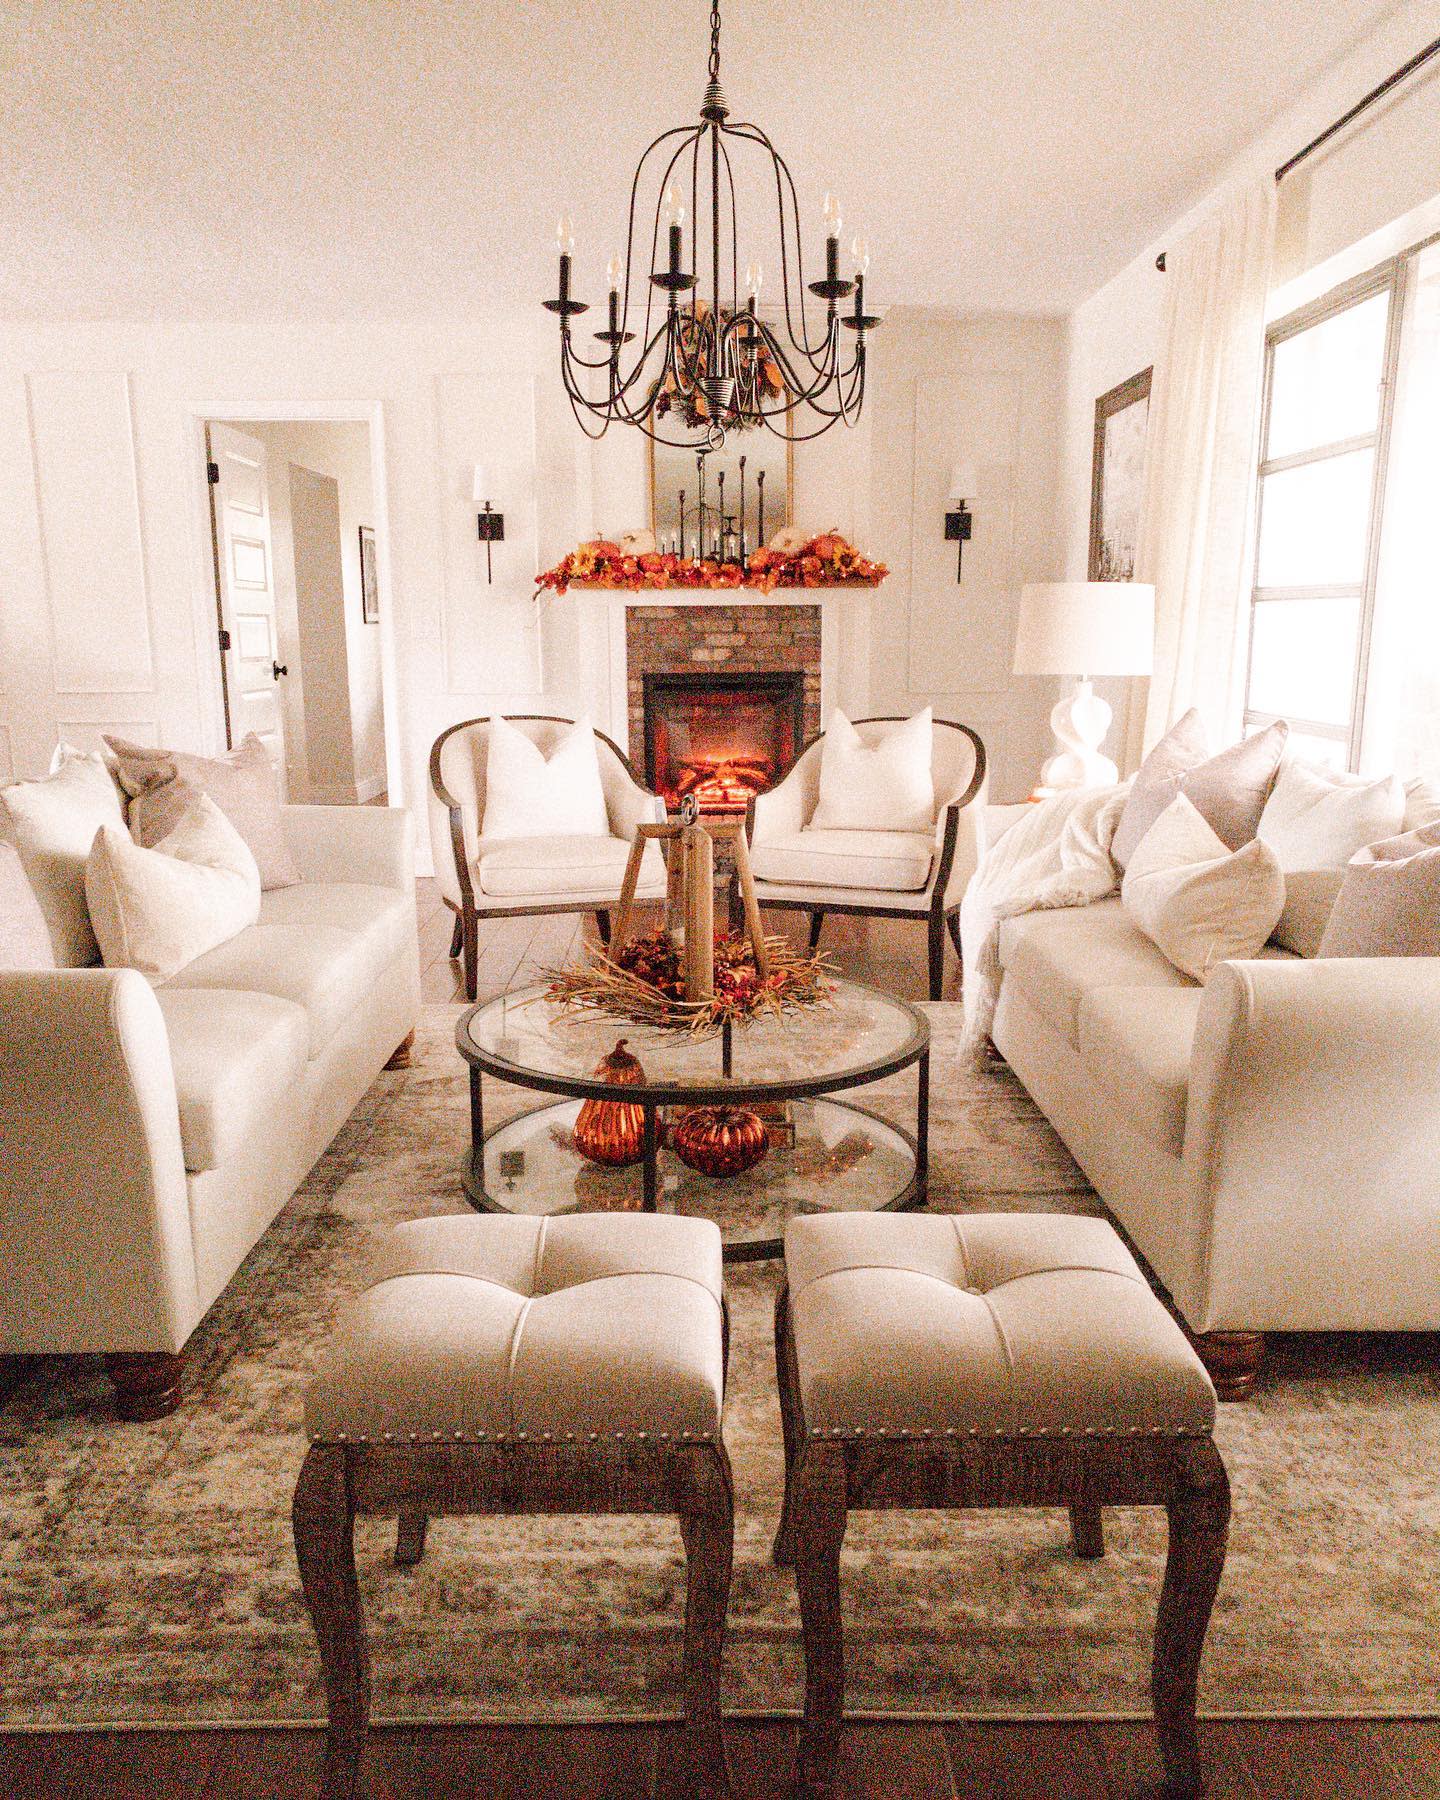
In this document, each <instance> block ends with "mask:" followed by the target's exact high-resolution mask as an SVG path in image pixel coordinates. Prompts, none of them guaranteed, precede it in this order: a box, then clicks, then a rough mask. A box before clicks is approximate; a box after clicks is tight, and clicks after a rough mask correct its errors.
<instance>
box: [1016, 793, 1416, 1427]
mask: <svg viewBox="0 0 1440 1800" xmlns="http://www.w3.org/2000/svg"><path fill="white" fill-rule="evenodd" d="M992 810H993V811H994V812H996V813H1003V811H1004V809H998V808H997V809H992ZM999 954H1000V963H1001V968H1002V974H1001V983H1000V993H999V1004H998V1008H997V1011H996V1015H995V1023H994V1029H993V1037H994V1041H995V1045H996V1047H997V1049H998V1050H999V1051H1000V1053H1001V1054H1002V1055H1003V1056H1004V1057H1005V1059H1006V1061H1007V1062H1008V1063H1009V1064H1010V1066H1011V1068H1012V1069H1013V1070H1014V1072H1015V1073H1016V1075H1018V1076H1019V1078H1020V1080H1021V1081H1022V1082H1023V1083H1024V1084H1025V1086H1026V1088H1027V1089H1028V1090H1029V1092H1030V1094H1031V1095H1032V1096H1033V1098H1034V1099H1035V1100H1036V1102H1037V1103H1038V1104H1039V1106H1040V1107H1041V1108H1042V1110H1043V1111H1044V1112H1045V1113H1046V1115H1047V1116H1048V1118H1049V1119H1050V1121H1051V1122H1052V1124H1053V1125H1054V1126H1055V1129H1056V1130H1057V1131H1058V1132H1059V1134H1060V1136H1061V1138H1063V1139H1064V1141H1065V1144H1066V1146H1067V1147H1068V1148H1069V1150H1070V1152H1071V1154H1072V1155H1073V1156H1074V1157H1075V1160H1076V1161H1077V1162H1078V1163H1079V1164H1080V1166H1081V1168H1082V1169H1083V1170H1084V1171H1085V1173H1086V1175H1087V1176H1088V1177H1089V1179H1090V1181H1091V1182H1092V1183H1093V1184H1094V1186H1095V1188H1096V1189H1097V1191H1098V1192H1099V1193H1100V1195H1101V1197H1102V1198H1103V1199H1104V1201H1105V1203H1106V1205H1107V1206H1108V1207H1109V1208H1110V1210H1111V1212H1112V1213H1113V1214H1114V1215H1115V1217H1116V1219H1117V1220H1118V1221H1119V1222H1120V1224H1121V1225H1122V1226H1123V1227H1124V1229H1125V1231H1126V1232H1127V1233H1128V1234H1129V1236H1130V1238H1131V1239H1132V1240H1133V1242H1134V1243H1135V1245H1136V1246H1137V1247H1138V1249H1139V1250H1140V1251H1141V1253H1142V1254H1143V1255H1144V1257H1145V1258H1146V1260H1147V1261H1148V1262H1149V1264H1150V1266H1151V1268H1152V1269H1153V1270H1154V1272H1155V1274H1156V1275H1157V1276H1158V1277H1159V1279H1160V1280H1161V1281H1162V1282H1163V1283H1164V1285H1165V1287H1166V1288H1167V1289H1168V1290H1169V1293H1170V1295H1171V1298H1172V1299H1173V1300H1174V1302H1175V1304H1176V1306H1177V1307H1178V1309H1179V1311H1180V1313H1181V1315H1182V1316H1183V1318H1184V1320H1185V1322H1186V1323H1187V1324H1188V1325H1189V1327H1190V1329H1191V1331H1192V1332H1193V1333H1194V1334H1195V1335H1196V1338H1197V1344H1198V1347H1199V1349H1200V1351H1201V1354H1202V1356H1204V1357H1205V1359H1206V1362H1207V1365H1208V1366H1209V1367H1210V1369H1211V1373H1212V1375H1214V1376H1215V1378H1216V1382H1217V1386H1218V1387H1219V1388H1220V1390H1221V1392H1222V1395H1223V1396H1225V1397H1229V1398H1238V1397H1240V1396H1242V1395H1243V1394H1245V1393H1248V1392H1249V1391H1250V1389H1251V1388H1252V1387H1253V1385H1254V1381H1255V1378H1256V1375H1257V1373H1258V1371H1259V1368H1260V1365H1261V1361H1262V1359H1263V1355H1264V1333H1265V1332H1267V1331H1302V1330H1384V1329H1389V1330H1435V1329H1437V1328H1440V960H1437V959H1430V958H1374V959H1371V958H1355V959H1329V960H1320V959H1314V960H1307V959H1304V958H1301V957H1297V956H1293V955H1291V954H1290V953H1289V952H1287V951H1284V950H1280V949H1278V948H1275V947H1273V946H1267V948H1266V949H1265V950H1264V951H1263V952H1262V953H1261V955H1260V957H1259V958H1257V959H1256V960H1254V961H1250V962H1231V963H1223V964H1221V965H1220V967H1219V969H1218V970H1217V971H1216V972H1215V974H1214V975H1212V977H1211V979H1210V981H1209V983H1208V984H1207V985H1206V986H1205V987H1203V988H1201V987H1199V986H1197V985H1196V984H1195V983H1194V982H1192V981H1191V980H1189V979H1188V977H1186V976H1184V975H1181V974H1180V973H1179V972H1178V971H1177V970H1175V969H1174V968H1173V967H1172V966H1171V965H1170V964H1169V963H1168V962H1167V961H1166V960H1165V958H1164V957H1163V956H1162V955H1161V954H1160V952H1159V951H1158V950H1157V949H1156V948H1155V946H1154V945H1153V944H1152V943H1151V942H1150V940H1149V939H1148V938H1146V937H1144V936H1143V935H1142V934H1141V933H1140V932H1139V931H1138V930H1137V929H1136V927H1135V926H1134V925H1132V924H1131V922H1130V920H1129V917H1128V916H1127V914H1126V913H1125V910H1124V908H1123V906H1122V905H1121V903H1120V900H1119V899H1118V898H1111V899H1108V900H1103V901H1099V902H1097V903H1096V904H1095V905H1093V906H1088V907H1078V908H1074V909H1062V910H1057V911H1052V912H1037V913H1029V914H1025V915H1023V916H1021V917H1019V918H1015V919H1011V920H1007V921H1006V922H1005V923H1004V924H1003V925H1002V927H1001V931H1000V940H999Z"/></svg>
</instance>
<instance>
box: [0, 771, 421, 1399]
mask: <svg viewBox="0 0 1440 1800" xmlns="http://www.w3.org/2000/svg"><path fill="white" fill-rule="evenodd" d="M285 819H286V831H287V836H288V838H289V841H290V845H291V849H292V850H293V852H294V856H295V860H296V862H297V864H298V866H299V869H300V874H301V881H300V883H299V885H298V886H294V887H287V888H279V889H276V890H274V891H272V892H269V893H266V894H265V895H263V896H262V899H261V911H260V920H259V923H258V924H256V925H253V926H251V927H250V928H249V929H247V930H245V931H243V932H241V933H240V935H239V936H238V937H235V938H232V939H231V940H230V942H228V943H226V944H222V945H221V946H220V947H219V948H218V949H216V950H212V951H210V952H209V953H208V954H206V955H205V956H202V957H200V958H198V959H197V960H196V961H195V962H193V963H191V964H190V965H189V966H188V967H187V968H185V969H182V970H181V972H180V973H179V974H178V975H176V976H174V977H172V978H171V980H170V981H168V982H166V983H165V984H164V985H163V986H161V987H158V988H152V987H151V985H150V983H149V982H148V981H147V980H146V979H145V977H144V976H142V975H140V974H137V973H136V972H135V971H134V970H133V969H103V968H83V969H77V968H61V969H46V970H42V971H20V972H9V973H4V972H0V1219H3V1237H0V1242H3V1255H0V1351H10V1352H38V1351H48V1352H75V1351H101V1352H105V1353H106V1354H107V1355H108V1356H109V1358H110V1367H111V1373H112V1376H113V1377H114V1379H115V1382H116V1387H117V1389H118V1391H119V1394H120V1402H121V1410H122V1413H123V1414H124V1416H126V1417H132V1418H137V1417H155V1416H158V1414H160V1413H162V1412H165V1411H169V1410H170V1409H171V1408H172V1407H173V1406H174V1405H175V1403H176V1402H177V1400H178V1398H179V1381H180V1362H179V1352H180V1351H181V1350H182V1348H183V1347H184V1344H185V1342H186V1340H187V1339H188V1338H189V1336H190V1334H191V1333H192V1332H193V1331H194V1329H195V1327H196V1326H197V1325H198V1324H199V1322H200V1320H201V1319H202V1318H203V1317H204V1316H205V1313H206V1312H207V1310H208V1309H209V1307H210V1306H211V1304H212V1303H213V1302H214V1300H215V1298H216V1296H217V1295H218V1294H219V1293H220V1292H221V1291H222V1289H223V1288H224V1287H225V1285H226V1283H227V1282H228V1281H229V1280H230V1278H231V1276H232V1275H233V1274H234V1273H235V1271H236V1269H237V1268H238V1267H239V1265H240V1263H241V1261H242V1260H243V1258H244V1257H245V1255H246V1253H247V1252H248V1251H249V1250H250V1249H251V1247H252V1246H253V1245H254V1244H255V1243H256V1241H257V1240H258V1239H259V1238H260V1236H261V1234H262V1233H263V1232H264V1231H265V1229H266V1227H267V1226H268V1225H269V1224H270V1222H271V1220H272V1219H274V1217H275V1215H276V1214H277V1213H278V1212H279V1211H280V1209H281V1207H282V1206H283V1205H284V1204H285V1202H286V1200H288V1199H289V1197H290V1196H291V1194H293V1193H294V1191H295V1189H296V1188H297V1187H298V1186H299V1184H300V1183H301V1181H302V1180H303V1179H304V1177H305V1175H306V1173H307V1172H308V1170H309V1169H310V1167H311V1165H312V1164H313V1163H314V1162H315V1159H316V1158H317V1157H318V1156H319V1155H320V1153H321V1151H322V1150H324V1149H325V1147H326V1146H327V1145H328V1144H329V1142H330V1140H331V1138H332V1137H334V1135H335V1133H336V1132H337V1131H338V1130H339V1128H340V1126H341V1125H342V1124H343V1123H344V1121H345V1120H346V1118H348V1116H349V1115H350V1113H351V1112H352V1110H353V1109H354V1107H355V1105H356V1102H357V1101H358V1100H359V1099H360V1098H361V1096H362V1095H363V1094H364V1093H365V1091H366V1089H367V1088H369V1086H370V1085H371V1083H372V1082H373V1081H374V1080H375V1077H376V1075H377V1074H378V1073H379V1072H380V1070H381V1069H382V1068H383V1067H384V1066H385V1064H386V1061H387V1060H388V1059H390V1058H391V1057H392V1055H394V1054H395V1053H396V1052H397V1050H400V1051H402V1052H403V1050H404V1049H405V1047H406V1046H407V1045H408V1042H409V1039H410V1037H411V1035H412V1034H413V1030H414V1026H415V1021H416V1019H417V1018H418V1016H419V1011H420V978H419V955H418V950H417V943H416V927H415V884H414V873H413V860H412V852H411V833H410V821H409V815H408V814H406V813H404V812H400V811H389V810H386V809H382V808H376V807H318V806H317V807H310V806H292V807H287V808H286V809H285Z"/></svg>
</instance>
